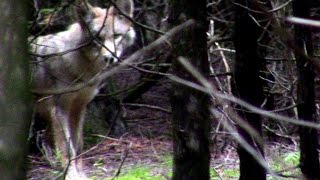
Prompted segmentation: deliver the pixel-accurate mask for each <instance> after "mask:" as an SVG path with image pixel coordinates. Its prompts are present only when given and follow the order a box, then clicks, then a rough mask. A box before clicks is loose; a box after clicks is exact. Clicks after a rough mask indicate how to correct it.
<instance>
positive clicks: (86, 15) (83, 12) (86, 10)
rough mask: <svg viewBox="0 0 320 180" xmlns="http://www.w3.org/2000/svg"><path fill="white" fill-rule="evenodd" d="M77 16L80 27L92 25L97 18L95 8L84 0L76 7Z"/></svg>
mask: <svg viewBox="0 0 320 180" xmlns="http://www.w3.org/2000/svg"><path fill="white" fill-rule="evenodd" d="M75 16H76V18H77V21H78V22H79V23H80V25H81V26H84V25H85V24H88V23H90V22H91V21H92V19H93V18H94V16H95V14H94V12H93V7H92V6H91V5H90V4H89V3H88V2H87V1H86V0H83V1H81V2H80V3H79V4H77V5H76V6H75Z"/></svg>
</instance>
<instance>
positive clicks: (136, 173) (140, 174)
mask: <svg viewBox="0 0 320 180" xmlns="http://www.w3.org/2000/svg"><path fill="white" fill-rule="evenodd" d="M151 171H152V169H151V168H148V167H138V168H133V169H131V170H129V171H128V172H126V173H125V174H123V175H121V176H119V177H117V178H115V179H116V180H164V179H165V178H164V177H162V176H159V175H153V174H152V173H151Z"/></svg>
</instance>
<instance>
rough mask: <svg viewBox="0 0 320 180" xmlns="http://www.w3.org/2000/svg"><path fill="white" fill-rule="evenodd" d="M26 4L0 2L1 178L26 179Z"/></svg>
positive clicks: (28, 115)
mask: <svg viewBox="0 0 320 180" xmlns="http://www.w3.org/2000/svg"><path fill="white" fill-rule="evenodd" d="M26 3H27V2H26V1H18V0H2V1H0V9H1V15H0V22H1V26H0V34H1V38H0V44H1V45H0V68H1V71H0V107H1V110H0V176H1V177H0V179H6V180H11V179H12V180H15V179H16V180H21V179H26V157H27V156H26V155H27V137H28V132H29V125H30V120H31V109H32V108H31V104H30V102H31V101H30V97H31V96H30V93H29V92H30V91H29V89H28V88H27V87H28V81H29V78H28V77H29V76H28V56H27V54H28V53H27V24H26V23H27V21H26V19H25V17H26V7H27V6H26Z"/></svg>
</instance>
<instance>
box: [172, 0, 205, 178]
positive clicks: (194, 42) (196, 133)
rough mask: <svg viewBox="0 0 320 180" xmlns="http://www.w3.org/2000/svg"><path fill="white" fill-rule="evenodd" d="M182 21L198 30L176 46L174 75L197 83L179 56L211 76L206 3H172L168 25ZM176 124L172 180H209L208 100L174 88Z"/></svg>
mask: <svg viewBox="0 0 320 180" xmlns="http://www.w3.org/2000/svg"><path fill="white" fill-rule="evenodd" d="M181 17H185V18H186V19H194V20H195V21H196V25H195V28H193V29H192V30H191V31H189V32H190V33H186V34H183V35H182V38H181V39H180V41H179V43H178V44H173V46H174V48H175V51H174V52H176V54H175V55H174V57H173V58H172V63H173V67H172V68H173V69H172V70H173V74H175V75H176V76H178V77H180V78H183V79H186V80H189V81H194V82H195V81H196V80H195V79H194V78H193V77H191V76H190V74H189V73H188V72H186V71H185V69H184V68H183V67H182V66H181V65H180V64H179V63H178V62H177V57H178V56H183V57H184V58H186V59H187V60H188V61H189V62H190V63H191V64H193V66H194V67H195V69H197V70H199V71H200V72H201V73H202V74H203V75H205V76H208V74H209V69H208V67H209V66H208V56H207V43H206V42H207V36H206V32H207V27H208V23H207V21H206V17H207V14H206V1H205V0H200V1H191V0H187V1H183V0H172V1H171V6H170V13H169V19H168V22H169V25H170V26H171V27H172V26H176V25H178V24H179V23H181V22H183V21H184V20H186V19H184V20H182V21H181ZM171 105H172V114H173V116H172V123H173V138H174V139H173V141H174V142H173V144H174V145H173V149H174V158H173V159H174V160H173V177H172V179H174V180H185V179H188V180H193V179H194V180H198V179H201V180H205V179H209V164H210V163H209V162H210V151H209V133H210V119H209V114H210V113H209V111H208V105H209V97H208V96H207V95H205V94H203V93H201V92H198V91H196V90H193V89H191V88H188V87H185V86H182V85H180V84H177V83H173V84H172V92H171Z"/></svg>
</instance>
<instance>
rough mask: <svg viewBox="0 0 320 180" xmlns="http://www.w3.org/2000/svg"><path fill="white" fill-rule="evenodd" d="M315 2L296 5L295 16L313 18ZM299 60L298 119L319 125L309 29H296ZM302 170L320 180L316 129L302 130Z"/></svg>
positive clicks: (300, 1) (303, 0)
mask: <svg viewBox="0 0 320 180" xmlns="http://www.w3.org/2000/svg"><path fill="white" fill-rule="evenodd" d="M311 3H312V2H311V0H295V1H293V15H294V16H297V17H301V18H310V8H311ZM295 45H296V46H297V47H296V50H295V57H296V61H297V69H298V106H297V108H298V116H299V119H303V120H305V121H311V122H316V117H315V116H316V113H315V89H314V88H315V87H314V72H313V68H312V65H311V63H310V62H309V61H308V57H312V56H313V42H312V32H311V29H310V28H308V27H305V26H304V27H303V26H299V25H296V26H295ZM299 134H300V150H301V157H300V167H301V171H302V173H303V174H304V176H305V178H306V179H310V180H313V179H320V171H319V169H320V167H319V155H318V151H317V145H318V133H317V130H315V129H310V128H305V127H300V129H299Z"/></svg>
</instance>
